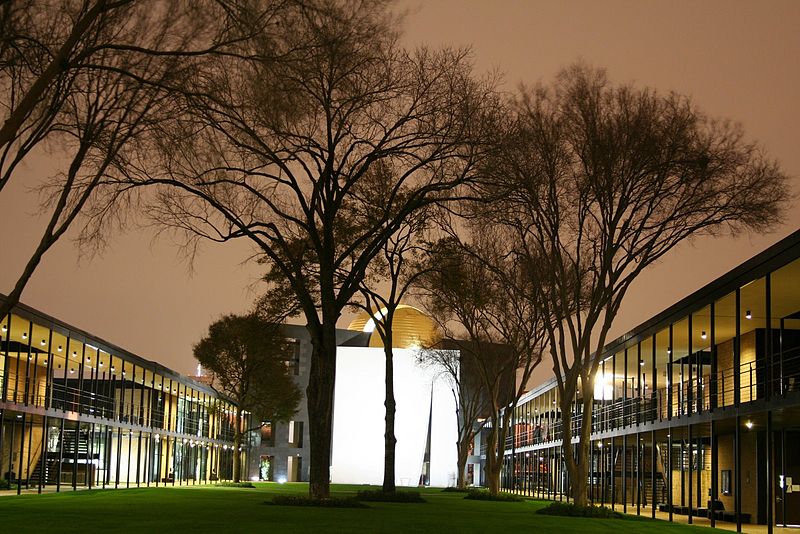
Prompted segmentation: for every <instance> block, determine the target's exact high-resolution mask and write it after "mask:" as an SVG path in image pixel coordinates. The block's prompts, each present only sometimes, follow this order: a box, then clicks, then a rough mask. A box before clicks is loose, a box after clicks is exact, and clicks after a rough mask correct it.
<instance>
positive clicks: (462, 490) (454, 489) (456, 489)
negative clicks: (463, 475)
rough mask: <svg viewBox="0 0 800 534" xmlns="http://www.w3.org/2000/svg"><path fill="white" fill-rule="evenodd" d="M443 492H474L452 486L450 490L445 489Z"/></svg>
mask: <svg viewBox="0 0 800 534" xmlns="http://www.w3.org/2000/svg"><path fill="white" fill-rule="evenodd" d="M442 491H443V492H445V493H469V492H470V491H472V490H471V489H469V488H456V487H455V486H450V487H449V488H444V489H443V490H442Z"/></svg>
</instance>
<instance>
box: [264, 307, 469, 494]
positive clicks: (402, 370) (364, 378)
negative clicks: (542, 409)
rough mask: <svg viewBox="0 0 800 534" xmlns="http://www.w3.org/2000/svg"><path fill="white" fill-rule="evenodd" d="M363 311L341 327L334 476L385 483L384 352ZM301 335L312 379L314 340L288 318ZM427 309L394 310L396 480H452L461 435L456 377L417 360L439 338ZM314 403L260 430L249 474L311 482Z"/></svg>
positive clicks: (299, 364) (303, 364)
mask: <svg viewBox="0 0 800 534" xmlns="http://www.w3.org/2000/svg"><path fill="white" fill-rule="evenodd" d="M381 317H382V315H381V314H376V317H371V316H369V315H368V314H366V313H364V314H361V315H360V316H358V317H357V318H356V319H355V320H354V321H353V322H352V323H351V324H350V325H349V326H348V328H347V329H341V330H337V333H336V334H337V345H338V347H337V351H336V353H337V356H336V358H337V359H336V362H337V364H336V385H335V392H334V414H333V442H332V454H331V481H332V482H334V483H347V484H377V485H380V484H381V483H382V482H383V462H384V437H383V436H384V429H385V406H384V400H385V376H386V375H385V362H386V359H385V354H384V350H383V343H382V342H381V338H380V335H379V333H378V332H377V331H376V329H375V320H376V318H377V319H380V318H381ZM284 329H285V332H286V335H287V337H289V338H291V339H294V340H295V341H296V345H295V346H296V349H297V351H296V362H295V364H294V366H293V369H295V374H296V381H297V384H298V386H299V387H300V389H301V390H302V391H305V389H306V387H307V385H308V372H309V362H310V357H311V351H312V347H311V343H310V339H309V338H308V334H307V332H306V330H305V328H304V327H301V326H297V325H285V327H284ZM435 336H436V328H435V325H434V323H433V321H432V320H431V319H430V318H429V317H427V316H426V315H425V314H423V313H422V312H420V311H419V310H417V309H416V308H413V307H410V306H400V307H399V308H398V309H397V311H396V312H395V316H394V329H393V339H394V351H393V360H394V391H395V401H396V406H397V412H396V416H395V437H396V438H397V445H396V451H395V455H396V456H395V473H396V480H395V483H396V484H397V485H398V486H417V485H420V484H424V485H431V486H453V485H455V482H456V469H457V467H456V466H457V451H456V442H457V440H458V420H457V417H458V413H457V409H456V402H457V399H456V398H455V396H454V392H453V390H452V388H451V384H450V382H449V381H448V380H447V379H446V378H444V377H442V376H440V374H439V373H440V372H439V371H438V370H437V369H435V368H432V367H430V366H421V365H419V364H417V362H416V352H417V350H418V347H420V346H428V345H430V344H431V342H432V340H433V339H435ZM307 421H308V410H307V406H306V403H305V402H302V403H301V405H300V407H299V410H298V412H297V414H296V415H295V420H294V421H291V422H290V423H288V424H285V423H278V424H275V425H269V426H268V427H264V428H263V429H262V431H261V432H260V434H259V435H258V436H255V437H254V442H253V445H254V446H255V447H256V451H255V452H254V453H253V454H251V456H250V458H251V460H250V462H251V463H250V467H249V468H250V474H251V475H253V476H254V478H258V479H259V480H272V481H287V482H293V481H307V480H308V455H309V452H310V447H309V446H310V439H309V435H308V423H307Z"/></svg>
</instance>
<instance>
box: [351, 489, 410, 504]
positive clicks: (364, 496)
mask: <svg viewBox="0 0 800 534" xmlns="http://www.w3.org/2000/svg"><path fill="white" fill-rule="evenodd" d="M356 498H357V499H358V500H359V501H367V502H426V501H425V499H423V498H422V496H421V495H420V494H419V492H418V491H382V490H363V491H359V492H358V493H357V494H356Z"/></svg>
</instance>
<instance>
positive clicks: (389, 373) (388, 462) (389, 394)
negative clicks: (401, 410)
mask: <svg viewBox="0 0 800 534" xmlns="http://www.w3.org/2000/svg"><path fill="white" fill-rule="evenodd" d="M389 313H391V312H389ZM389 319H390V320H389V321H388V322H387V324H389V325H391V324H392V321H391V317H390V318H389ZM383 345H384V346H383V352H384V354H385V355H386V400H385V401H384V405H385V406H386V430H385V432H384V434H383V438H384V451H383V491H385V492H393V491H396V490H397V487H396V485H395V447H396V445H397V438H395V435H394V418H395V413H396V412H397V406H396V402H395V399H394V352H393V350H392V332H391V328H389V329H388V331H387V332H385V333H384V337H383Z"/></svg>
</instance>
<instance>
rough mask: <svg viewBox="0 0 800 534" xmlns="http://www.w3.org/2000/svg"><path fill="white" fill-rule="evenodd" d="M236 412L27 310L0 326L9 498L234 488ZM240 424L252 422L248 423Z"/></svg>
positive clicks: (0, 398)
mask: <svg viewBox="0 0 800 534" xmlns="http://www.w3.org/2000/svg"><path fill="white" fill-rule="evenodd" d="M235 417H236V416H235V411H234V405H233V404H232V403H231V402H230V401H228V400H226V399H224V398H221V397H220V396H219V394H218V393H217V392H216V391H215V390H214V389H212V388H210V387H209V386H207V385H204V384H201V383H198V382H195V381H194V380H192V379H191V378H188V377H185V376H181V375H180V374H178V373H175V372H174V371H171V370H169V369H167V368H165V367H163V366H161V365H159V364H157V363H155V362H151V361H148V360H145V359H143V358H140V357H138V356H136V355H134V354H131V353H129V352H127V351H125V350H123V349H121V348H119V347H116V346H114V345H112V344H109V343H107V342H105V341H103V340H101V339H99V338H97V337H94V336H91V335H90V334H87V333H85V332H83V331H80V330H79V329H76V328H74V327H71V326H69V325H67V324H65V323H62V322H60V321H57V320H55V319H53V318H51V317H48V316H46V315H45V314H43V313H41V312H38V311H36V310H33V309H32V308H29V307H27V306H24V305H19V306H17V307H15V309H14V310H13V312H12V313H11V314H10V315H9V316H8V317H5V318H3V319H2V321H1V323H0V480H4V481H5V482H4V485H8V486H9V487H10V488H11V489H12V490H16V491H17V492H21V491H24V490H36V491H39V492H41V491H43V490H44V491H63V490H64V489H73V490H74V489H80V488H106V487H136V486H151V485H155V486H158V485H162V484H170V485H183V484H197V483H201V482H208V481H214V480H225V479H230V478H231V476H232V464H233V455H234V454H242V455H245V454H246V452H244V451H241V452H240V451H234V450H233V428H234V423H235ZM243 417H248V416H247V415H244V416H243Z"/></svg>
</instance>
